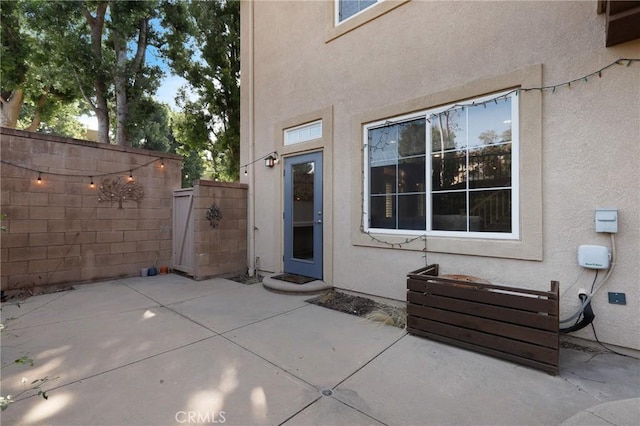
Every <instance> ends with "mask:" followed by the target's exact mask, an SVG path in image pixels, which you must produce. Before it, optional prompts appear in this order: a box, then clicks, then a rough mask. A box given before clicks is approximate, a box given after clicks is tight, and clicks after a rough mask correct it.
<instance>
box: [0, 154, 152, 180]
mask: <svg viewBox="0 0 640 426" xmlns="http://www.w3.org/2000/svg"><path fill="white" fill-rule="evenodd" d="M157 161H161V162H162V164H164V158H156V159H153V160H151V161H148V162H146V163H144V164H141V165H139V166H136V167H128V168H126V169H124V170H119V171H116V172H107V173H100V174H94V175H86V174H82V173H59V172H48V171H47V172H44V171H42V170H38V169H33V168H31V167H26V166H22V165H20V164H15V163H12V162H10V161H6V160H1V159H0V162H1V163H2V164H6V165H8V166H13V167H17V168H19V169H23V170H28V171H30V172H34V173H37V174H38V179H37V180H38V183H41V182H42V175H50V176H62V177H88V178H89V179H91V180H93V178H94V177H95V178H99V177H104V176H112V175H120V174H124V173H126V172H129V178H130V179H133V172H134V171H135V170H138V169H141V168H143V167H147V166H148V165H150V164H153V163H155V162H157Z"/></svg>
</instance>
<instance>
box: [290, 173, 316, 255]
mask: <svg viewBox="0 0 640 426" xmlns="http://www.w3.org/2000/svg"><path fill="white" fill-rule="evenodd" d="M314 167H315V163H314V162H313V161H312V162H308V163H302V164H294V165H293V166H292V167H291V171H292V173H293V181H292V185H293V191H292V194H293V200H292V205H293V257H294V258H296V259H313V223H314V211H313V184H314V177H315V173H314V171H315V170H314Z"/></svg>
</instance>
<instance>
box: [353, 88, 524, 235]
mask: <svg viewBox="0 0 640 426" xmlns="http://www.w3.org/2000/svg"><path fill="white" fill-rule="evenodd" d="M363 133H364V144H365V150H364V151H365V156H364V159H365V167H364V169H365V173H364V175H365V176H364V200H363V201H364V203H363V204H364V211H363V218H364V224H363V225H364V228H365V231H366V232H369V231H373V232H380V233H391V234H394V233H395V234H403V235H406V234H409V235H412V234H415V235H417V234H423V235H440V236H455V237H460V236H462V237H476V238H502V239H515V238H518V235H519V214H518V206H519V191H518V152H519V151H518V148H519V147H518V137H517V135H518V97H517V96H516V95H515V93H512V92H503V93H496V94H493V95H490V96H485V97H479V98H475V99H472V100H468V101H465V102H461V103H459V104H455V105H446V106H443V107H438V108H433V109H429V110H425V111H421V112H418V113H412V114H408V115H405V116H399V117H393V118H392V119H389V120H385V121H379V122H375V123H371V124H367V125H365V126H364V132H363Z"/></svg>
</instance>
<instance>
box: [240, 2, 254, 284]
mask: <svg viewBox="0 0 640 426" xmlns="http://www.w3.org/2000/svg"><path fill="white" fill-rule="evenodd" d="M245 4H246V5H247V7H246V9H247V21H245V22H247V23H248V25H249V37H248V40H247V47H248V50H249V64H248V67H247V68H248V70H247V71H248V73H247V74H244V73H243V77H245V76H246V79H245V78H243V82H242V84H247V85H248V86H249V89H248V90H249V108H248V113H249V138H248V139H249V159H248V161H247V164H250V165H251V166H249V167H248V168H247V171H248V174H249V191H248V192H249V194H248V195H249V199H248V200H247V216H248V217H247V265H248V273H249V276H250V277H252V276H254V275H255V273H256V264H255V252H256V239H255V229H256V226H255V225H256V208H255V183H256V179H255V173H254V172H253V171H254V167H253V161H254V159H255V150H256V146H255V116H254V113H255V109H254V106H253V105H254V95H255V90H254V86H253V83H254V81H253V78H254V75H253V72H254V65H253V60H254V54H253V41H254V40H253V36H254V33H253V6H254V5H253V0H250V1H248V2H247V3H245ZM240 173H242V171H240Z"/></svg>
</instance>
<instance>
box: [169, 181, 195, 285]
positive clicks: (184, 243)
mask: <svg viewBox="0 0 640 426" xmlns="http://www.w3.org/2000/svg"><path fill="white" fill-rule="evenodd" d="M192 211H193V188H188V189H178V190H175V191H173V269H175V270H178V271H182V272H185V273H187V274H191V275H193V274H194V267H195V238H194V237H195V236H194V226H193V215H192V213H191V212H192Z"/></svg>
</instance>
